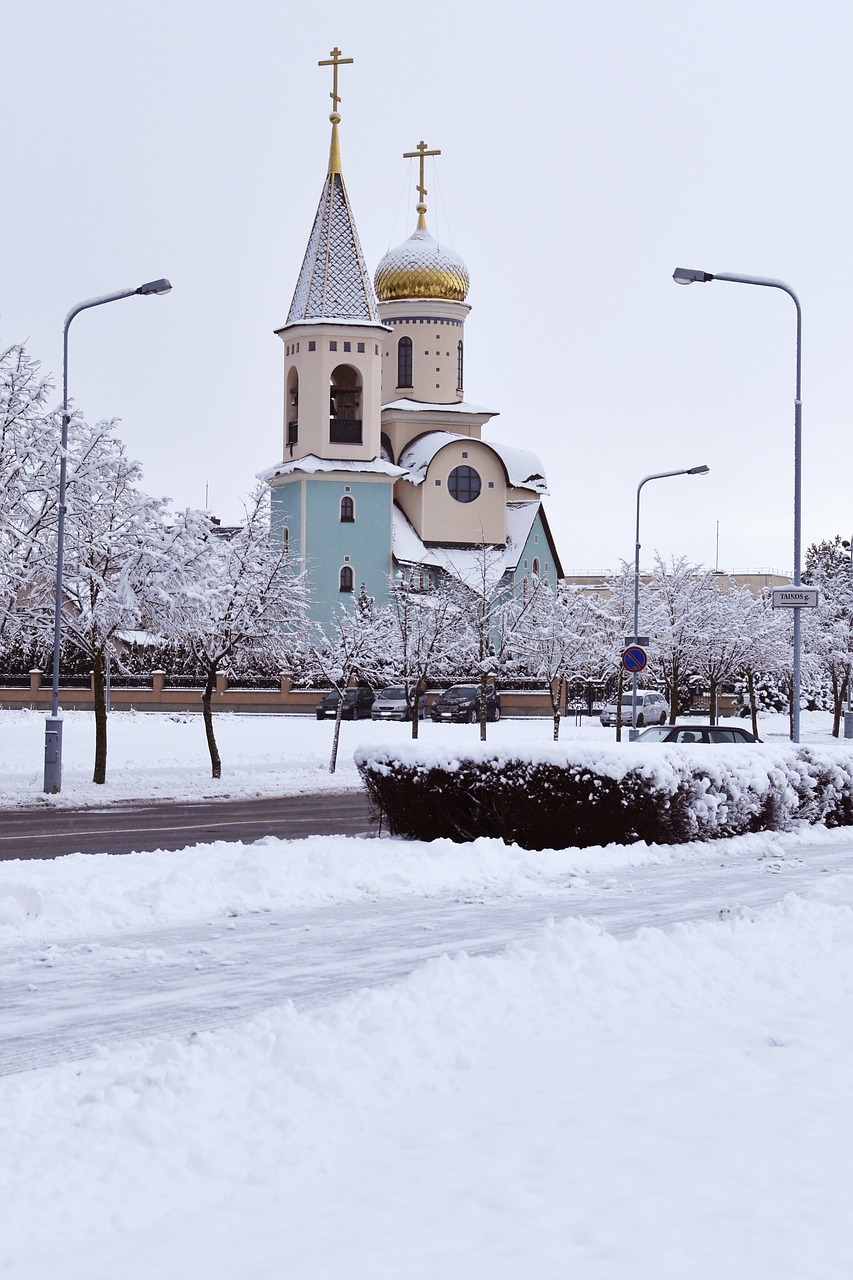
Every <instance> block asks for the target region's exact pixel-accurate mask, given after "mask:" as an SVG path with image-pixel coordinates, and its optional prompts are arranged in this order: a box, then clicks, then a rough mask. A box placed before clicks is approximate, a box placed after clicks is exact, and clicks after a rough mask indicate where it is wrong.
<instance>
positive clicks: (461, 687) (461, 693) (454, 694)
mask: <svg viewBox="0 0 853 1280" xmlns="http://www.w3.org/2000/svg"><path fill="white" fill-rule="evenodd" d="M444 696H445V698H475V697H476V696H477V690H476V688H475V687H474V685H472V684H455V685H454V686H453V688H452V689H448V690H447V693H446V694H445V695H444Z"/></svg>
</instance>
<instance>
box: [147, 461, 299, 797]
mask: <svg viewBox="0 0 853 1280" xmlns="http://www.w3.org/2000/svg"><path fill="white" fill-rule="evenodd" d="M244 513H245V519H244V522H243V523H242V525H241V526H240V527H239V528H238V529H237V530H236V532H232V531H228V533H227V534H219V533H218V532H217V529H216V527H215V526H214V525H213V524H211V522H210V520H209V519H208V518H207V517H206V516H205V515H203V513H200V512H185V513H184V515H183V516H182V517H181V519H180V521H179V522H178V525H177V526H176V532H177V533H178V534H179V536H178V537H177V539H176V544H177V545H176V550H177V560H178V563H179V564H180V566H181V573H180V577H179V578H178V579H176V580H175V582H174V584H173V591H172V595H171V599H170V601H169V610H170V613H169V619H170V621H169V626H170V630H171V633H172V635H173V636H174V637H175V641H176V643H177V644H178V645H179V646H180V647H182V648H184V649H186V650H188V651H189V653H190V654H192V657H193V659H194V661H195V663H196V665H197V667H198V668H199V669H200V670H201V673H202V677H203V679H204V687H203V692H202V697H201V706H202V716H203V721H204V729H205V736H206V739H207V747H208V752H209V754H210V765H211V774H212V776H213V777H214V778H219V777H221V776H222V760H221V757H220V754H219V747H218V745H217V742H216V735H215V732H214V725H213V693H214V690H215V689H216V677H217V675H219V674H220V672H224V673H234V672H238V673H239V672H242V671H251V670H254V669H257V667H258V666H267V667H268V666H269V665H270V663H274V664H276V665H277V667H278V670H279V671H284V670H288V669H291V668H292V665H293V663H294V662H295V661H296V659H297V657H298V655H299V654H300V652H301V651H302V650H304V648H305V646H306V644H307V623H306V588H305V582H304V577H303V576H301V575H299V574H298V573H297V572H296V571H295V570H291V569H290V567H289V564H288V559H287V554H286V552H284V551H283V550H281V548H280V547H279V546H277V545H276V543H275V541H274V540H273V539H271V537H270V522H269V490H268V489H267V487H266V486H260V487H259V488H258V489H257V490H256V491H255V493H254V494H253V495H252V496H251V498H250V499H249V500H248V501H247V502H246V504H245V507H244Z"/></svg>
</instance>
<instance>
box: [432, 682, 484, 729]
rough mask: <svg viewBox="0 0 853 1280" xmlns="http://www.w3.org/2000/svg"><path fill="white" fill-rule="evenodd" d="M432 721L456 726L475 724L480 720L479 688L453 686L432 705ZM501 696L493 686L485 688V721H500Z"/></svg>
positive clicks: (472, 685)
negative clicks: (445, 721)
mask: <svg viewBox="0 0 853 1280" xmlns="http://www.w3.org/2000/svg"><path fill="white" fill-rule="evenodd" d="M429 713H430V715H431V716H432V718H433V720H452V721H455V722H456V723H457V724H463V723H467V724H476V723H477V721H478V720H479V719H480V686H479V685H478V684H454V685H452V686H451V687H450V688H449V689H448V690H447V692H446V693H443V694H442V695H441V697H440V698H437V699H436V701H435V702H434V703H433V704H432V706H431V707H430V709H429ZM500 718H501V695H500V694H499V693H498V691H497V689H496V688H495V686H494V685H493V684H490V685H487V686H486V719H487V720H500Z"/></svg>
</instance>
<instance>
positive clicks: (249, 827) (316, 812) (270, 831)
mask: <svg viewBox="0 0 853 1280" xmlns="http://www.w3.org/2000/svg"><path fill="white" fill-rule="evenodd" d="M375 831H376V828H375V826H372V825H371V821H370V812H369V806H368V800H367V796H366V795H365V793H364V792H362V791H352V792H347V793H346V794H343V795H331V794H324V795H314V796H287V797H284V798H281V799H277V800H269V799H265V800H210V801H203V802H193V803H192V804H176V803H174V802H172V801H170V802H167V803H163V804H136V803H128V804H112V805H110V806H109V807H108V808H104V809H58V808H49V809H48V808H45V809H10V810H7V811H6V812H5V813H3V814H2V815H0V860H2V859H8V858H56V857H58V856H60V855H61V854H66V853H130V852H132V851H135V850H144V849H185V848H187V847H188V846H190V845H194V844H207V843H209V842H211V841H214V840H245V841H246V842H247V843H250V842H251V841H253V840H260V839H262V838H263V837H264V836H281V837H282V838H283V839H286V840H295V839H299V838H300V837H302V836H308V835H347V836H355V835H367V834H370V833H371V832H375Z"/></svg>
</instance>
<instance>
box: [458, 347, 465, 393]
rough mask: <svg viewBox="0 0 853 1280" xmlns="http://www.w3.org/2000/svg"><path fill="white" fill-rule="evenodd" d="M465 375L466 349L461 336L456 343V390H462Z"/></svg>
mask: <svg viewBox="0 0 853 1280" xmlns="http://www.w3.org/2000/svg"><path fill="white" fill-rule="evenodd" d="M464 375H465V349H464V347H463V344H462V339H461V338H460V339H459V341H458V342H457V344H456V390H457V391H460V392H461V390H462V387H463V385H464Z"/></svg>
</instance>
